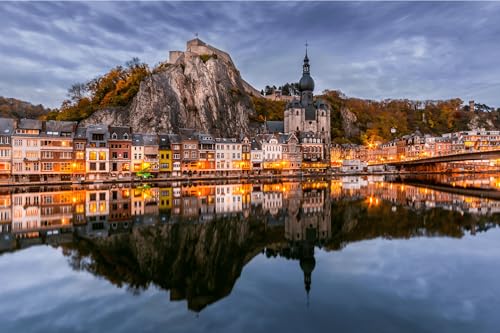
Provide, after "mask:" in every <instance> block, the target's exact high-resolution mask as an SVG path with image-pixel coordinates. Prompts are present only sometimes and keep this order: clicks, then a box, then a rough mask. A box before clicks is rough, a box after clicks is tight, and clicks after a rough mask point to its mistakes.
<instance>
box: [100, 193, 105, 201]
mask: <svg viewBox="0 0 500 333" xmlns="http://www.w3.org/2000/svg"><path fill="white" fill-rule="evenodd" d="M99 200H106V192H101V193H99Z"/></svg>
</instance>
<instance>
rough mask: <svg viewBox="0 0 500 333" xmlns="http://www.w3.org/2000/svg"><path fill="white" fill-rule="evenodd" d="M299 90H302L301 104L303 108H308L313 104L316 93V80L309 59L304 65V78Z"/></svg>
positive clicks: (300, 82)
mask: <svg viewBox="0 0 500 333" xmlns="http://www.w3.org/2000/svg"><path fill="white" fill-rule="evenodd" d="M299 89H300V102H301V104H302V106H303V107H305V108H307V106H309V105H311V104H312V103H313V91H314V80H313V78H312V77H311V67H310V65H309V57H308V56H307V49H306V56H305V57H304V64H303V65H302V77H301V78H300V81H299Z"/></svg>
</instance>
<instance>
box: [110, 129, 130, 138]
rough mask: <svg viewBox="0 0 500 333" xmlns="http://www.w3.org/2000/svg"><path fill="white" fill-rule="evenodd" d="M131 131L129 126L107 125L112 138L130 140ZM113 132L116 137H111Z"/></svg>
mask: <svg viewBox="0 0 500 333" xmlns="http://www.w3.org/2000/svg"><path fill="white" fill-rule="evenodd" d="M131 132H132V131H131V128H130V127H127V126H109V137H110V138H111V139H112V140H130V133H131ZM113 134H116V139H113ZM125 134H126V135H125Z"/></svg>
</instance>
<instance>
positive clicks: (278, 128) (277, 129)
mask: <svg viewBox="0 0 500 333" xmlns="http://www.w3.org/2000/svg"><path fill="white" fill-rule="evenodd" d="M266 130H267V132H268V133H284V132H285V123H284V122H283V121H266Z"/></svg>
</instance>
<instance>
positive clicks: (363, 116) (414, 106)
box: [253, 90, 500, 144]
mask: <svg viewBox="0 0 500 333" xmlns="http://www.w3.org/2000/svg"><path fill="white" fill-rule="evenodd" d="M317 98H322V99H324V100H325V101H326V102H327V103H328V104H329V105H330V107H331V109H332V114H331V116H332V118H331V133H332V138H333V141H334V142H336V143H358V144H361V143H367V142H376V141H382V142H384V141H389V140H391V139H393V138H395V137H400V136H402V135H405V134H409V133H413V132H415V131H417V130H418V131H420V132H421V133H423V134H434V135H440V134H443V133H447V132H455V131H461V130H468V129H471V128H477V127H484V128H487V129H495V128H499V127H500V109H496V110H495V109H494V108H492V107H488V106H485V105H483V104H477V105H476V110H479V111H477V112H469V107H468V105H466V106H464V105H463V101H462V100H460V99H459V98H453V99H449V100H439V101H413V100H408V99H401V100H399V99H394V100H382V101H373V100H365V99H360V98H353V97H347V96H345V95H344V94H343V93H342V92H340V91H334V90H330V91H325V92H324V93H323V94H322V95H319V96H317ZM253 102H254V106H255V111H256V114H257V119H256V120H258V121H264V119H267V120H283V114H284V109H285V106H286V102H285V101H274V100H270V99H265V98H253ZM391 129H392V131H391Z"/></svg>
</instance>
